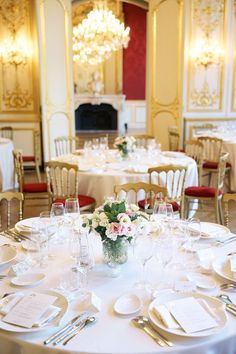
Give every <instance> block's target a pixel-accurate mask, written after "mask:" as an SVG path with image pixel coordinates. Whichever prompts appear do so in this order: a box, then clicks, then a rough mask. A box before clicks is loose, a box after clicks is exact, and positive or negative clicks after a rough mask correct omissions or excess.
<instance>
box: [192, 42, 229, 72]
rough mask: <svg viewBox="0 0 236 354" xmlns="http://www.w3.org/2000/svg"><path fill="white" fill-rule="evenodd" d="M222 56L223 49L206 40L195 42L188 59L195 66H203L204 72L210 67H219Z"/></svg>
mask: <svg viewBox="0 0 236 354" xmlns="http://www.w3.org/2000/svg"><path fill="white" fill-rule="evenodd" d="M223 56H224V51H223V49H222V48H221V47H220V46H219V44H214V43H213V42H211V41H210V40H209V38H206V39H205V40H200V41H198V42H195V43H194V45H193V46H192V48H191V49H190V57H191V59H192V61H193V63H194V64H195V65H196V66H203V67H204V69H205V70H207V69H208V67H209V66H210V65H221V63H222V59H223Z"/></svg>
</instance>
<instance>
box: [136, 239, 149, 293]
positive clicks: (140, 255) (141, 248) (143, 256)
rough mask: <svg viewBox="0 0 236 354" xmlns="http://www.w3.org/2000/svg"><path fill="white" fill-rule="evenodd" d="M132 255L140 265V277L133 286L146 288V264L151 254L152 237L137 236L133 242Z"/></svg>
mask: <svg viewBox="0 0 236 354" xmlns="http://www.w3.org/2000/svg"><path fill="white" fill-rule="evenodd" d="M133 252H134V257H135V258H136V259H137V260H138V262H139V263H140V264H141V266H142V272H141V277H140V280H139V282H138V283H136V284H135V287H137V288H140V289H147V288H148V285H149V284H148V283H147V281H146V264H147V262H148V261H149V260H150V259H151V258H152V256H153V239H152V238H151V237H150V236H149V235H144V236H138V237H136V238H135V240H134V244H133Z"/></svg>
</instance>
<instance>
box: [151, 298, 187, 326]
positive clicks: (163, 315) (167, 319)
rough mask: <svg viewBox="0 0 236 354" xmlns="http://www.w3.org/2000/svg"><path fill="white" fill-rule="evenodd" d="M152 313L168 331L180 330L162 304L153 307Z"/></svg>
mask: <svg viewBox="0 0 236 354" xmlns="http://www.w3.org/2000/svg"><path fill="white" fill-rule="evenodd" d="M153 312H154V314H155V315H156V316H157V317H158V318H159V319H160V320H161V321H162V322H163V323H164V325H165V326H166V327H167V328H169V329H178V328H181V327H180V325H179V324H178V323H177V322H176V321H175V319H174V317H173V316H172V315H171V313H170V312H169V310H168V309H167V307H166V306H165V305H164V304H162V305H155V306H153Z"/></svg>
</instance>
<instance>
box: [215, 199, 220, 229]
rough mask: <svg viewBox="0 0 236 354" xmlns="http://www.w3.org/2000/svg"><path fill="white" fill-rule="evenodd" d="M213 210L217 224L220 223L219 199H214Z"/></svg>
mask: <svg viewBox="0 0 236 354" xmlns="http://www.w3.org/2000/svg"><path fill="white" fill-rule="evenodd" d="M215 211H216V222H217V224H220V223H221V222H220V211H219V201H218V199H215Z"/></svg>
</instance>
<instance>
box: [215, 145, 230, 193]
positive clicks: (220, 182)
mask: <svg viewBox="0 0 236 354" xmlns="http://www.w3.org/2000/svg"><path fill="white" fill-rule="evenodd" d="M228 157H229V153H228V152H227V153H224V154H221V155H220V158H219V163H218V174H217V189H218V190H220V191H223V189H224V179H225V172H226V163H227V160H228Z"/></svg>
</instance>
